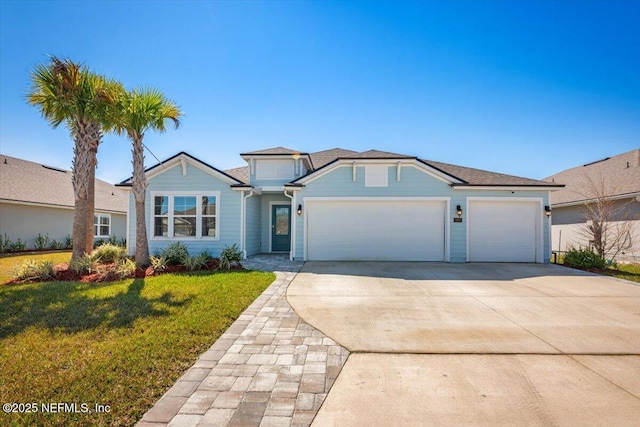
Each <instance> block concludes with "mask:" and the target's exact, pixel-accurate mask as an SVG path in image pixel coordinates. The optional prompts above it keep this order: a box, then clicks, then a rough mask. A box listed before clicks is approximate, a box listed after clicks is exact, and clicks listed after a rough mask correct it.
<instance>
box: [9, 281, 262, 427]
mask: <svg viewBox="0 0 640 427" xmlns="http://www.w3.org/2000/svg"><path fill="white" fill-rule="evenodd" d="M274 279H275V275H274V274H273V273H263V272H226V273H215V274H214V273H210V272H203V273H191V274H166V275H162V276H157V277H151V278H146V279H136V280H133V279H130V280H125V281H120V282H112V283H99V284H95V283H91V284H85V283H78V282H49V283H32V284H24V285H6V286H1V287H0V403H6V402H25V403H26V402H36V403H38V404H41V403H47V402H66V403H77V404H82V403H86V404H88V405H89V406H90V407H93V405H94V404H95V403H99V404H103V405H109V406H110V408H111V412H110V413H100V414H98V413H88V414H82V413H80V414H75V413H56V414H42V413H37V414H4V413H2V412H0V425H3V426H6V425H19V426H27V425H43V426H68V425H97V426H107V425H109V426H123V425H133V424H134V423H135V422H136V421H138V420H139V419H140V417H141V416H142V415H143V414H144V412H145V411H147V410H148V409H149V408H150V407H151V406H152V405H153V404H154V403H155V402H156V400H157V399H158V398H159V397H160V396H162V395H163V394H164V393H165V392H166V391H167V390H168V389H169V388H170V387H171V385H173V383H174V382H175V381H176V380H177V379H178V378H179V377H180V375H181V374H182V373H183V372H184V371H185V370H186V369H187V368H188V367H189V366H190V365H192V364H193V363H194V361H195V360H196V359H197V358H198V355H199V354H201V353H202V352H204V351H205V350H206V349H207V348H209V347H210V346H211V345H212V344H213V343H214V342H215V340H216V339H217V338H218V337H219V336H220V335H221V334H222V333H223V332H224V331H225V330H226V329H227V328H228V327H229V325H230V324H231V323H232V322H233V321H234V320H235V319H236V318H237V317H238V315H240V313H241V312H242V311H243V310H244V309H245V308H246V307H247V306H248V305H249V304H250V303H251V302H252V301H253V300H254V299H255V298H256V297H257V296H258V295H260V293H262V291H263V290H264V289H266V288H267V286H268V285H269V284H270V283H271V282H273V280H274Z"/></svg>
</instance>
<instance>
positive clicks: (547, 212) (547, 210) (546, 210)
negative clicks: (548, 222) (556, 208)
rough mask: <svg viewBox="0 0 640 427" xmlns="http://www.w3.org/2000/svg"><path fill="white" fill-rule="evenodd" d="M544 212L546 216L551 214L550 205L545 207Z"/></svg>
mask: <svg viewBox="0 0 640 427" xmlns="http://www.w3.org/2000/svg"><path fill="white" fill-rule="evenodd" d="M544 214H545V215H546V216H551V208H550V207H549V205H547V206H545V207H544Z"/></svg>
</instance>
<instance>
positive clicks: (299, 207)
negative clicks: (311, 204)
mask: <svg viewBox="0 0 640 427" xmlns="http://www.w3.org/2000/svg"><path fill="white" fill-rule="evenodd" d="M300 215H302V205H298V216H300Z"/></svg>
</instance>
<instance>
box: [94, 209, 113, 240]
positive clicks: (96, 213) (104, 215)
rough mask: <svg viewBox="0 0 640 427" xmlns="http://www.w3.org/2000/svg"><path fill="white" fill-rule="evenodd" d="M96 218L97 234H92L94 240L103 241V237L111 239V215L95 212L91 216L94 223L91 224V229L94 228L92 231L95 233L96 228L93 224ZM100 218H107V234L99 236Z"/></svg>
mask: <svg viewBox="0 0 640 427" xmlns="http://www.w3.org/2000/svg"><path fill="white" fill-rule="evenodd" d="M96 217H98V234H95V233H93V234H94V235H93V237H94V238H95V239H103V238H105V237H111V214H108V213H102V212H95V213H94V214H93V221H94V222H93V227H94V228H93V229H94V231H95V226H96V223H95V219H96ZM100 217H107V218H109V234H100Z"/></svg>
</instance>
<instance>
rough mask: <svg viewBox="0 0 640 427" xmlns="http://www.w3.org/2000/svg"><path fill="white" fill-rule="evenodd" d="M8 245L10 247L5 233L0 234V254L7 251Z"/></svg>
mask: <svg viewBox="0 0 640 427" xmlns="http://www.w3.org/2000/svg"><path fill="white" fill-rule="evenodd" d="M9 247H11V240H10V239H9V236H7V233H4V235H2V236H0V254H3V253H5V252H9Z"/></svg>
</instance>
